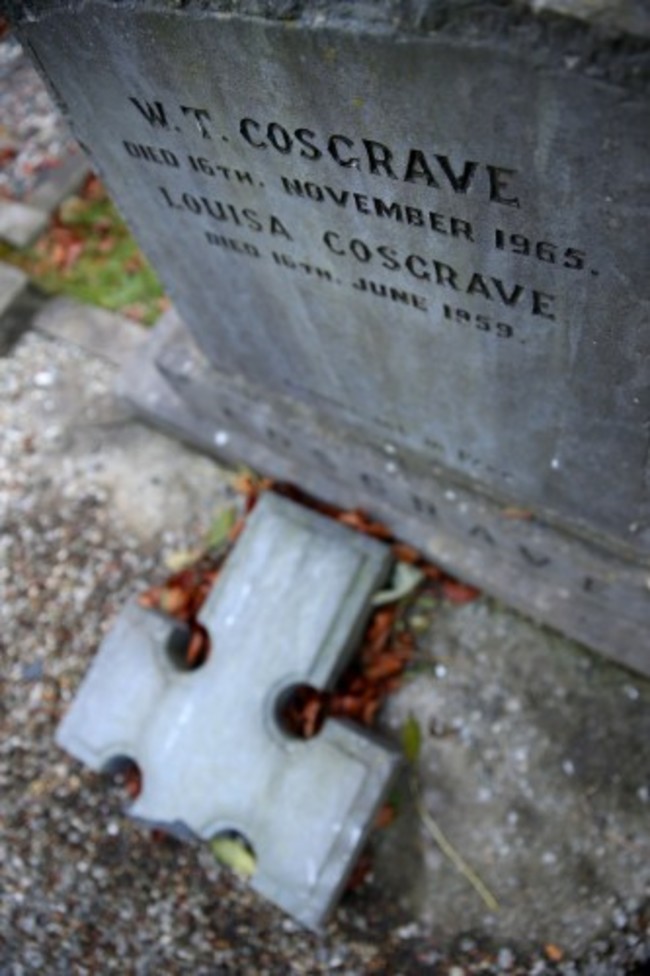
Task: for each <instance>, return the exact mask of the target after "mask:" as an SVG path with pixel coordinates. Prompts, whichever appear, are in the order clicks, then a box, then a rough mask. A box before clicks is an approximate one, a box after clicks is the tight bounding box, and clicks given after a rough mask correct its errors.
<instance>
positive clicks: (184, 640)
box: [167, 620, 210, 671]
mask: <svg viewBox="0 0 650 976" xmlns="http://www.w3.org/2000/svg"><path fill="white" fill-rule="evenodd" d="M167 654H168V655H169V659H170V661H171V662H172V664H173V665H174V667H175V668H176V669H177V670H178V671H196V669H197V668H200V667H201V666H202V665H203V664H205V662H206V661H207V659H208V657H209V656H210V635H209V634H208V632H207V630H206V629H205V627H203V625H202V624H199V623H197V622H196V620H192V621H191V622H190V623H188V624H179V625H178V626H177V627H175V628H174V630H173V631H172V633H171V635H170V637H169V640H168V641H167Z"/></svg>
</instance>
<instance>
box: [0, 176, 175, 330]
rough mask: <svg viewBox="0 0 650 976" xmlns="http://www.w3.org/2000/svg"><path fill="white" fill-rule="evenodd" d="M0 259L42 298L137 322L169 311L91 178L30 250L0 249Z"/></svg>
mask: <svg viewBox="0 0 650 976" xmlns="http://www.w3.org/2000/svg"><path fill="white" fill-rule="evenodd" d="M1 163H2V160H0V165H1ZM0 259H1V260H3V261H7V262H8V263H10V264H14V265H16V266H17V267H19V268H21V269H22V270H23V271H25V272H26V273H27V274H28V275H29V276H30V277H31V278H32V279H33V281H34V282H35V283H36V284H37V285H38V286H39V287H41V288H42V289H43V290H44V291H46V292H50V293H54V294H58V293H64V294H69V295H71V296H72V297H74V298H76V299H78V300H80V301H82V302H87V303H90V304H95V305H101V306H103V307H105V308H108V309H110V310H113V311H117V312H120V313H121V314H123V315H126V316H128V317H129V318H132V319H134V320H135V321H138V322H144V323H147V324H150V323H152V322H154V321H155V320H156V318H157V317H158V316H159V315H160V313H161V312H162V311H164V310H165V309H166V308H167V307H168V305H169V302H168V300H167V299H166V298H165V296H164V295H163V293H162V289H161V286H160V284H159V282H158V280H157V278H156V276H155V274H154V272H153V270H152V269H151V268H150V266H149V264H148V263H147V261H146V259H145V258H144V256H143V255H142V253H141V252H140V251H139V249H138V247H137V245H136V243H135V241H134V240H133V238H132V237H131V235H130V233H129V231H128V229H127V227H126V225H125V224H124V222H123V220H122V219H121V217H120V215H119V214H118V212H117V210H116V208H115V207H114V206H113V204H112V203H111V201H110V200H109V198H108V195H107V193H106V191H105V189H104V186H103V184H102V183H101V182H100V180H99V179H98V178H97V177H96V176H92V175H91V176H89V177H88V178H87V180H86V182H85V183H84V185H83V187H82V188H81V190H80V191H79V192H78V193H77V194H76V195H75V196H72V197H69V198H68V199H67V200H65V201H64V202H63V203H62V204H61V206H60V207H59V209H58V210H57V211H56V213H55V214H54V217H53V218H52V221H51V223H50V225H49V227H48V228H47V230H46V231H45V232H44V233H43V234H42V235H41V237H39V239H38V241H37V242H36V243H35V244H34V245H33V246H32V247H30V248H27V249H24V250H21V249H17V248H12V247H10V246H9V245H8V244H1V245H0Z"/></svg>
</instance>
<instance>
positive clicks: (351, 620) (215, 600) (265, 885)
mask: <svg viewBox="0 0 650 976" xmlns="http://www.w3.org/2000/svg"><path fill="white" fill-rule="evenodd" d="M389 564H390V557H389V554H388V550H387V549H386V548H385V547H384V546H383V545H381V544H380V543H377V542H376V541H374V540H371V539H367V538H365V537H363V536H360V535H358V534H356V533H353V532H351V531H350V530H347V529H344V528H343V527H342V526H340V525H337V524H335V523H332V522H331V521H330V520H328V519H325V518H324V517H322V516H319V515H316V514H315V513H313V512H310V511H307V510H305V509H302V508H300V507H299V506H296V505H295V504H293V503H291V502H288V501H286V500H283V499H280V498H276V497H273V496H266V497H265V498H264V499H263V500H262V501H261V502H260V504H259V505H258V507H257V509H256V511H255V512H254V514H253V515H252V516H251V518H250V521H249V523H248V525H247V528H246V530H245V532H244V534H243V536H242V538H241V540H240V542H239V543H238V545H237V547H236V548H235V550H234V551H233V553H232V554H231V555H230V557H229V559H228V562H227V565H226V567H225V569H224V571H223V573H222V575H221V577H220V579H219V581H218V582H217V584H216V585H215V588H214V589H213V591H212V593H211V595H210V596H209V597H208V600H207V603H206V605H205V606H204V608H203V610H202V612H201V618H200V619H201V622H202V623H203V625H204V626H205V627H206V629H207V630H208V633H209V634H210V637H211V642H212V653H211V655H210V657H209V659H208V661H207V663H206V664H205V665H204V666H203V667H202V668H200V669H199V670H197V671H194V672H187V671H183V670H180V669H179V666H178V663H177V661H178V658H177V657H176V655H175V652H174V646H175V642H176V641H177V640H179V639H180V635H179V633H178V624H177V623H175V622H174V621H172V620H170V619H167V618H164V617H162V616H160V615H155V614H153V613H151V612H150V611H145V610H143V609H142V608H140V607H138V606H137V604H131V605H130V606H129V607H127V609H126V610H125V611H124V612H123V614H122V615H121V616H120V618H119V619H118V622H117V624H116V626H115V628H114V629H113V631H112V632H111V633H110V634H109V636H108V637H107V639H106V640H105V642H104V644H103V645H102V647H101V648H100V651H99V653H98V655H97V658H96V660H95V662H94V664H93V666H92V668H91V671H90V672H89V674H88V676H87V678H86V680H85V682H84V684H83V685H82V687H81V690H80V691H79V693H78V696H77V698H76V700H75V702H74V704H73V706H72V709H71V711H70V712H69V713H68V715H67V717H66V718H65V719H64V721H63V723H62V725H61V727H60V730H59V733H58V741H59V743H60V744H61V745H62V746H64V748H66V749H68V750H69V751H70V752H72V753H73V754H74V755H76V756H78V757H79V758H80V759H82V760H83V761H84V762H86V763H88V764H89V765H90V766H91V767H92V768H94V769H102V768H105V767H106V766H107V765H108V764H109V763H110V761H111V760H113V759H115V758H116V757H119V756H130V757H132V758H133V759H135V760H136V761H137V762H138V764H139V765H140V767H141V769H142V771H143V774H144V781H143V791H142V793H141V794H140V796H139V797H138V799H137V800H136V801H135V803H134V804H133V806H132V807H131V809H130V813H131V814H132V815H133V816H134V817H138V818H141V819H143V820H146V821H147V822H149V823H155V824H159V825H164V826H165V827H167V828H172V829H177V830H180V831H183V830H185V831H186V830H187V829H188V828H189V830H190V831H191V832H192V833H193V834H195V835H198V836H200V837H204V838H209V837H212V836H215V835H217V834H219V833H222V832H224V831H229V830H236V831H238V832H239V833H241V834H243V835H244V836H245V837H246V838H247V839H248V840H249V842H250V843H251V844H252V846H253V848H254V850H255V853H256V856H257V870H256V873H255V876H254V878H253V885H254V886H255V888H256V889H257V890H258V891H260V892H261V893H262V894H264V895H265V896H266V897H268V898H270V899H271V900H272V901H274V902H276V903H277V904H279V905H281V906H282V907H283V908H284V909H285V910H287V911H288V912H290V913H291V914H293V915H295V916H296V917H297V918H299V919H300V920H301V921H302V922H303V923H305V924H307V925H310V926H313V927H318V926H319V925H320V924H321V923H322V922H323V920H324V918H325V917H326V915H327V913H328V911H329V909H330V908H331V907H332V905H333V903H334V901H335V899H336V897H337V895H338V893H339V892H340V890H341V888H342V886H343V884H344V882H345V878H346V876H347V874H348V872H349V870H350V869H351V867H352V865H353V863H354V858H355V855H356V854H357V853H358V851H359V848H360V845H361V844H362V842H363V839H364V837H365V833H366V829H367V827H368V826H369V822H370V820H371V818H372V815H373V813H374V811H375V810H376V808H377V805H378V804H379V802H380V801H381V799H382V797H383V795H384V793H385V789H386V787H387V785H388V782H389V780H390V778H391V776H392V773H393V771H394V769H395V766H396V763H397V753H396V752H394V751H393V750H391V749H390V748H388V747H386V746H384V745H381V744H379V743H378V742H376V741H375V740H374V739H373V738H371V737H370V735H368V734H366V733H363V732H361V731H359V730H358V729H355V728H353V727H351V726H349V725H348V724H346V723H343V722H339V721H330V722H327V723H326V725H325V726H324V728H323V730H322V732H321V733H320V735H319V736H318V737H317V738H316V739H313V740H311V741H309V742H304V741H299V740H296V739H292V738H290V737H289V736H288V734H286V733H285V732H284V731H283V730H282V728H281V726H280V722H279V719H278V716H277V710H278V707H279V702H280V701H281V700H282V699H283V696H284V695H286V694H287V693H288V692H289V691H290V689H291V688H293V687H294V686H295V685H297V684H302V683H309V684H312V685H314V686H316V687H327V686H328V685H329V684H330V683H331V682H332V681H333V680H334V679H335V678H336V676H337V675H338V674H339V673H340V671H341V669H342V668H343V666H344V665H345V663H346V661H347V659H348V658H349V655H350V653H351V651H352V650H353V648H354V643H355V640H356V639H357V638H358V636H359V635H360V627H361V626H362V625H363V622H364V620H365V618H366V616H367V611H368V605H369V604H368V601H369V598H370V596H371V595H372V593H373V592H374V590H375V589H376V588H377V587H378V586H379V585H380V584H381V582H382V581H383V580H384V579H385V577H386V573H387V571H388V568H389Z"/></svg>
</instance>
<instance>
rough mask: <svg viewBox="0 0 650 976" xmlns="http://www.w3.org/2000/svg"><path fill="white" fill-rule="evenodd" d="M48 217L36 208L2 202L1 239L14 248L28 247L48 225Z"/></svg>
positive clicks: (0, 216)
mask: <svg viewBox="0 0 650 976" xmlns="http://www.w3.org/2000/svg"><path fill="white" fill-rule="evenodd" d="M47 220H48V215H47V214H45V213H43V211H42V210H38V209H37V208H36V207H31V206H28V205H27V204H25V203H14V202H13V201H7V200H2V201H0V239H1V240H3V241H6V242H7V244H12V245H13V246H14V247H27V246H28V245H29V244H31V243H32V241H33V240H35V239H36V238H37V237H38V235H39V234H40V233H41V231H42V230H43V229H44V228H45V225H46V224H47Z"/></svg>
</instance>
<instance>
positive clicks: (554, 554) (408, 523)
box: [10, 0, 650, 671]
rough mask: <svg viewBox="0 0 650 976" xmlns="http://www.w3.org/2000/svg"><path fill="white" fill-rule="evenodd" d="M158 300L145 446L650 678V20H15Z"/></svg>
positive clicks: (445, 14)
mask: <svg viewBox="0 0 650 976" xmlns="http://www.w3.org/2000/svg"><path fill="white" fill-rule="evenodd" d="M10 6H12V7H13V13H14V16H15V18H16V20H17V22H18V23H19V25H20V33H21V37H22V39H23V41H24V42H25V43H26V44H27V46H28V47H29V49H30V51H31V53H32V55H33V57H34V58H35V60H36V61H37V63H38V64H39V65H40V66H41V69H42V71H43V74H44V76H45V77H46V78H47V79H48V81H49V83H50V85H51V86H52V88H53V90H54V92H55V95H56V97H57V99H58V101H59V104H60V105H61V106H62V108H63V109H64V110H65V111H66V112H67V114H68V115H69V116H70V118H71V121H72V125H73V128H74V131H75V132H76V134H77V136H78V138H79V140H80V141H81V143H82V144H83V145H84V146H86V147H87V149H88V151H89V152H90V153H91V156H92V157H93V159H94V161H95V163H96V165H97V167H98V169H99V170H100V172H101V174H102V176H103V177H104V178H105V180H106V182H107V184H108V186H109V188H110V189H111V192H112V193H113V195H114V196H115V198H116V200H117V201H118V203H119V204H120V207H121V209H122V211H123V213H124V215H125V216H126V218H127V220H129V222H130V224H131V226H132V228H133V229H134V231H135V233H136V234H137V236H138V238H139V240H140V242H141V244H142V246H143V248H144V250H145V251H146V253H147V254H148V256H149V257H150V258H151V260H152V262H153V264H154V265H155V267H156V268H157V269H158V271H159V272H160V274H161V276H162V278H163V280H164V282H165V284H166V286H167V288H168V291H169V293H170V295H171V297H172V299H173V301H174V304H175V309H176V311H177V312H178V314H179V315H180V316H181V317H182V323H184V324H182V323H181V322H180V321H179V320H178V318H176V317H175V315H171V316H170V317H168V319H167V320H166V321H165V322H163V323H162V324H161V326H160V327H159V329H158V332H157V333H156V334H155V336H154V339H153V340H152V345H151V349H150V353H149V357H148V359H147V360H146V361H145V360H143V359H140V361H139V362H138V364H137V366H136V368H135V370H134V372H133V373H132V375H131V377H130V379H129V380H128V382H127V384H126V385H127V387H128V391H127V392H128V393H129V395H130V396H131V398H132V399H133V400H135V401H136V402H137V403H138V404H139V406H140V407H141V409H143V410H144V411H145V412H147V413H149V415H150V416H151V417H152V419H154V420H157V421H158V422H161V423H166V424H167V426H169V427H171V428H172V429H174V430H176V431H177V432H178V433H180V434H182V435H183V436H184V437H186V438H188V439H190V440H193V441H194V442H195V443H197V444H199V445H200V446H202V447H203V448H204V449H207V450H212V451H215V452H217V453H222V454H225V455H226V456H229V457H234V458H238V459H240V460H247V461H248V462H249V463H253V464H258V465H260V466H261V467H263V468H264V469H266V470H267V471H269V472H270V473H272V474H276V475H278V476H280V477H290V478H292V479H294V480H297V481H298V482H299V483H300V484H302V485H303V487H306V488H307V489H309V490H311V491H313V492H315V493H316V494H318V495H320V496H323V497H326V498H328V499H330V500H334V501H338V502H340V503H342V504H353V505H361V506H365V507H366V508H370V509H371V510H372V511H374V512H375V513H376V514H378V515H380V516H381V517H382V518H384V519H386V520H387V521H388V522H389V524H390V525H391V526H392V527H393V528H394V529H395V531H396V532H397V533H398V534H399V535H401V536H403V537H405V538H408V539H411V540H412V541H414V542H416V543H417V544H419V545H421V546H422V547H423V548H425V549H426V550H427V551H428V552H429V553H430V554H431V555H432V556H433V557H435V558H437V559H439V560H441V561H442V562H443V563H445V565H447V566H448V567H450V568H451V569H453V570H456V571H458V572H460V573H461V574H464V575H465V576H466V577H469V578H470V579H472V580H474V581H475V582H476V583H478V584H479V585H481V586H483V587H484V588H486V589H487V590H488V591H491V592H493V593H495V594H496V595H498V596H500V597H502V598H504V599H506V600H508V601H509V602H511V603H514V604H516V605H518V606H519V607H521V608H523V609H524V610H527V611H528V612H530V613H532V614H533V615H535V616H537V617H538V618H540V619H542V620H544V621H547V622H550V623H551V624H553V625H555V626H558V627H560V628H562V629H564V630H565V631H567V632H568V633H570V634H572V635H574V636H576V637H578V638H579V639H581V640H583V641H585V642H587V643H589V644H591V645H592V646H594V647H597V648H600V649H602V650H604V651H606V652H608V653H610V654H612V655H613V656H615V657H616V658H617V659H619V660H621V661H623V662H625V663H627V664H630V665H633V666H636V667H639V668H641V669H643V670H646V671H647V670H649V669H650V661H649V660H648V654H647V634H648V626H649V624H650V590H649V579H650V501H649V498H648V484H649V481H650V465H649V462H648V457H649V431H648V405H649V404H648V366H647V364H648V356H647V354H648V348H649V345H650V331H649V329H648V322H647V315H648V304H649V299H650V295H649V289H650V284H649V282H650V276H649V275H648V261H647V247H646V246H645V237H644V234H645V221H646V220H647V214H648V207H649V205H650V181H649V173H650V165H649V163H650V145H649V144H650V124H649V123H650V117H649V113H648V62H649V57H650V55H649V51H650V13H648V12H647V8H646V9H645V10H644V6H643V4H636V3H634V2H630V3H619V2H613V0H612V2H602V3H599V4H586V3H582V2H579V0H576V2H568V0H566V2H561V0H555V2H536V3H524V2H518V3H516V2H514V0H512V2H506V3H500V4H492V3H490V4H466V3H451V2H448V3H442V2H440V0H429V2H413V3H397V2H390V0H383V2H381V3H377V4H372V5H368V4H354V3H329V4H324V3H320V2H296V3H289V4H287V3H286V2H283V0H276V2H267V3H263V4H262V3H258V2H252V0H251V2H241V3H232V2H225V0H223V2H221V0H211V2H207V3H193V2H190V3H176V2H171V0H147V2H146V3H142V4H139V5H137V6H133V5H131V4H128V5H124V4H117V3H110V2H102V0H87V2H84V3H77V2H74V0H66V2H62V0H40V2H38V3H36V2H33V3H29V2H26V3H18V4H13V5H11V4H10Z"/></svg>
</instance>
